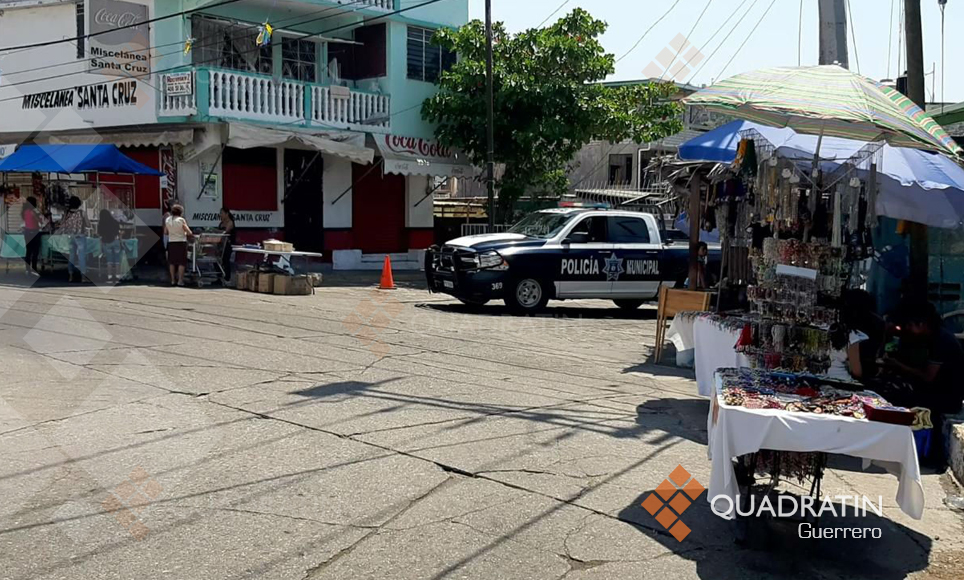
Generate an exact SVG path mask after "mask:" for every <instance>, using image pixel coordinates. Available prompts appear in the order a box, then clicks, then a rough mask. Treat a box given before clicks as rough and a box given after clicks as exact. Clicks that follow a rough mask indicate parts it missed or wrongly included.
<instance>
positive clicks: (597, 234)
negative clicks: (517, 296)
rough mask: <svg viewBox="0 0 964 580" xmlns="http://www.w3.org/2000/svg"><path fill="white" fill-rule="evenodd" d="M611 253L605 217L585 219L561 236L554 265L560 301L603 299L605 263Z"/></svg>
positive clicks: (606, 282) (606, 290)
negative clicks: (569, 299) (560, 243)
mask: <svg viewBox="0 0 964 580" xmlns="http://www.w3.org/2000/svg"><path fill="white" fill-rule="evenodd" d="M611 253H612V244H610V243H609V242H607V241H606V217H605V216H601V215H591V216H586V217H583V218H582V219H580V220H579V221H577V222H576V224H575V225H574V226H572V228H571V229H570V230H569V231H568V232H567V233H565V234H564V237H563V241H562V246H561V248H560V251H559V260H558V261H557V262H556V263H557V264H558V265H557V266H556V272H555V279H556V295H557V296H558V297H559V298H606V297H608V296H609V289H610V286H611V285H610V283H609V279H608V277H607V276H606V272H605V271H604V269H605V262H604V259H605V258H606V257H608V256H609V255H610V254H611Z"/></svg>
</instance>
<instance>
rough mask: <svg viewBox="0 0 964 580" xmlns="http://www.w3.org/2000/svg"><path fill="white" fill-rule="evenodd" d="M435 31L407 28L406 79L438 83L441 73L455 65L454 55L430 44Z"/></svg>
mask: <svg viewBox="0 0 964 580" xmlns="http://www.w3.org/2000/svg"><path fill="white" fill-rule="evenodd" d="M434 35H435V31H434V30H432V29H431V28H421V27H418V26H409V27H408V78H410V79H412V80H417V81H425V82H429V83H434V82H438V79H439V76H441V74H442V71H447V70H449V69H450V68H452V65H454V64H455V60H456V56H455V53H453V52H450V51H448V50H445V49H442V48H440V47H438V46H435V45H433V44H432V37H433V36H434Z"/></svg>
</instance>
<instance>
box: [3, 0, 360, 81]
mask: <svg viewBox="0 0 964 580" xmlns="http://www.w3.org/2000/svg"><path fill="white" fill-rule="evenodd" d="M361 2H364V0H353V1H352V2H350V3H349V4H343V5H342V6H340V7H345V6H351V5H352V4H359V3H361ZM340 7H328V8H325V9H322V10H319V11H317V12H313V13H311V14H306V15H305V16H312V15H314V14H320V13H322V12H331V11H333V10H337V9H338V8H340ZM356 10H357V8H356ZM335 16H338V15H332V16H325V17H319V18H313V19H311V20H305V21H302V22H295V23H293V25H294V26H303V25H305V24H310V23H312V22H318V21H320V20H328V19H329V18H334V17H335ZM296 18H301V16H298V17H295V18H292V19H288V20H281V21H279V22H278V24H281V23H282V22H287V23H289V24H290V23H292V21H293V20H295V19H296ZM260 26H261V25H259V24H253V25H250V26H246V27H244V28H243V30H254V29H257V28H259V27H260ZM252 36H255V34H254V33H252V34H248V35H242V36H237V37H232V40H237V39H242V38H250V37H252ZM69 42H73V41H72V40H69ZM184 42H185V41H183V40H182V41H178V42H174V43H169V44H166V45H158V46H155V47H147V48H142V49H138V50H135V51H129V52H132V53H137V52H144V51H150V50H151V49H152V48H160V47H163V46H171V45H175V44H177V45H182V46H183V44H184ZM220 42H221V39H218V40H214V41H211V42H208V43H205V44H200V45H197V46H194V47H192V50H194V49H200V48H207V47H211V46H216V45H218V44H219V43H220ZM181 52H182V51H181V50H175V51H173V52H169V53H164V54H159V55H157V56H153V57H150V58H151V59H152V60H154V59H160V58H164V57H167V56H173V55H176V54H180V53H181ZM78 62H83V61H79V60H72V61H69V62H66V63H60V64H57V65H48V66H45V67H37V68H34V69H25V70H22V71H17V72H13V73H9V74H8V75H7V76H12V75H15V74H24V73H27V72H36V71H38V70H44V69H47V68H56V67H58V66H67V65H72V64H77V63H78ZM88 72H89V71H87V70H79V71H73V72H69V73H64V74H59V75H53V76H48V77H41V78H36V79H29V80H25V81H20V82H16V83H8V84H6V85H3V88H7V87H17V86H21V85H29V84H32V83H39V82H43V81H49V80H54V79H59V78H63V77H69V76H74V75H79V74H87V73H88Z"/></svg>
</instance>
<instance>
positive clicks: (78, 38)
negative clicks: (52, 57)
mask: <svg viewBox="0 0 964 580" xmlns="http://www.w3.org/2000/svg"><path fill="white" fill-rule="evenodd" d="M241 1H242V0H222V1H221V2H218V3H216V4H210V5H207V6H199V7H198V8H192V9H190V10H182V11H180V12H175V13H173V14H168V15H166V16H158V17H157V18H151V19H149V20H145V21H144V22H137V23H135V24H130V25H127V26H119V27H117V28H111V29H110V30H102V31H100V32H92V33H90V34H82V35H79V36H74V37H71V38H60V39H57V40H47V41H44V42H35V43H33V44H21V45H19V46H5V47H2V48H0V52H6V51H8V50H18V51H19V50H28V49H31V48H40V47H43V46H53V45H55V44H64V43H66V42H78V41H81V40H84V39H86V38H94V37H97V36H102V35H104V34H112V33H114V32H117V31H118V30H126V29H128V28H137V27H139V26H144V25H146V24H153V23H155V22H160V21H162V20H170V19H171V18H178V17H181V16H185V15H187V14H193V13H195V12H200V11H202V10H210V9H212V8H220V7H221V6H227V5H228V4H236V3H238V2H241Z"/></svg>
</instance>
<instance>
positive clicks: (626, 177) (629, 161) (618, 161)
mask: <svg viewBox="0 0 964 580" xmlns="http://www.w3.org/2000/svg"><path fill="white" fill-rule="evenodd" d="M632 182H633V156H632V155H624V154H618V155H610V156H609V185H630V184H632Z"/></svg>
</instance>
